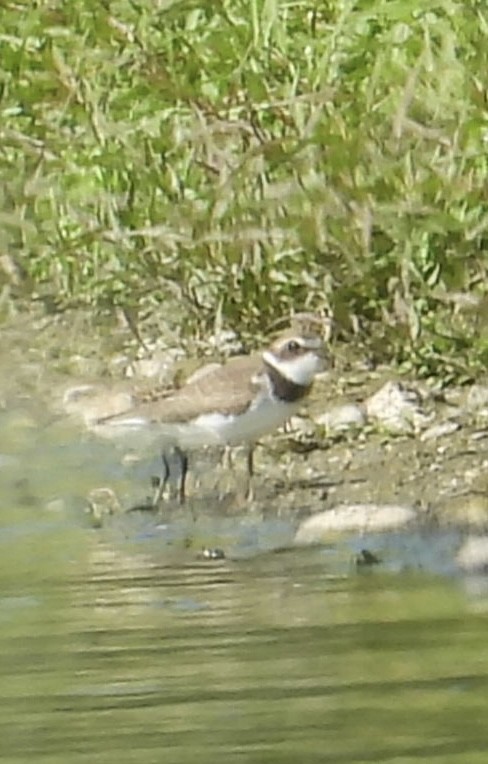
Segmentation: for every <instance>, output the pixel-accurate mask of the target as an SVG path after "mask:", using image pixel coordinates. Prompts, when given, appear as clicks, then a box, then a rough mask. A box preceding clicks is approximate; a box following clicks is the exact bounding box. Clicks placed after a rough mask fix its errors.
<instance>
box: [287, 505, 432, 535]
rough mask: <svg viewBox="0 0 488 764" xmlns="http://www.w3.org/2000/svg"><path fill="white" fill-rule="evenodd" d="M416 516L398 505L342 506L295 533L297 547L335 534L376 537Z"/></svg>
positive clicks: (309, 521) (315, 517)
mask: <svg viewBox="0 0 488 764" xmlns="http://www.w3.org/2000/svg"><path fill="white" fill-rule="evenodd" d="M416 515H417V513H416V512H415V510H414V509H413V507H404V506H400V505H397V504H340V505H339V506H337V507H334V508H333V509H329V510H326V511H325V512H318V513H317V514H315V515H312V516H311V517H308V518H307V519H306V520H304V521H303V523H302V524H301V525H300V527H299V528H298V530H297V532H296V535H295V543H296V544H315V543H319V542H321V541H325V540H326V539H327V535H328V534H334V533H348V532H349V533H350V532H353V531H355V532H360V533H373V532H377V531H385V530H392V529H393V528H401V527H402V526H404V525H407V523H409V522H411V521H412V520H414V519H415V517H416Z"/></svg>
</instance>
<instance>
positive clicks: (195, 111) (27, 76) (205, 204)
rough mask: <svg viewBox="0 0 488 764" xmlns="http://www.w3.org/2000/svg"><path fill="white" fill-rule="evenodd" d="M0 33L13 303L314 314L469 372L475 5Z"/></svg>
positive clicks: (479, 31) (101, 13)
mask: <svg viewBox="0 0 488 764" xmlns="http://www.w3.org/2000/svg"><path fill="white" fill-rule="evenodd" d="M0 24H1V27H0V44H1V47H2V73H1V75H0V77H1V91H0V93H1V102H0V106H1V109H2V120H1V124H0V134H1V150H0V178H1V189H2V197H3V199H2V201H3V204H2V209H3V212H2V213H1V221H2V226H1V230H0V235H1V243H2V249H3V250H4V251H7V252H8V253H9V255H10V256H11V257H12V258H14V260H15V261H16V262H17V263H18V264H19V266H20V267H21V268H22V270H23V272H24V273H25V274H26V277H27V278H26V281H25V285H26V289H28V290H30V292H31V293H32V295H33V296H46V295H49V296H52V295H53V294H54V295H55V296H56V299H57V300H58V301H60V302H61V303H66V302H72V301H77V302H80V303H83V304H89V305H91V306H93V307H95V308H97V309H111V307H113V306H114V305H123V306H126V307H129V308H133V309H136V310H138V311H139V313H140V316H141V317H142V316H143V315H144V312H145V311H154V310H155V309H156V308H157V306H158V305H161V304H162V305H171V306H172V308H171V310H172V314H174V315H178V318H179V319H181V320H184V321H185V322H186V326H187V328H188V329H191V330H192V331H195V330H198V329H200V328H201V329H205V328H208V326H210V325H212V323H213V322H214V320H215V316H216V315H218V316H222V318H223V320H224V322H225V323H226V324H227V325H229V326H233V327H234V328H237V329H243V328H244V329H245V330H247V331H256V330H260V329H263V328H265V327H266V326H267V325H269V324H270V322H271V321H273V320H274V319H275V318H276V317H277V316H280V315H284V314H287V313H289V312H290V310H292V309H295V310H302V309H309V310H310V309H327V310H330V311H332V312H333V313H334V314H335V315H336V317H337V320H338V324H339V326H340V327H341V328H342V330H343V331H344V332H346V333H348V332H349V331H350V330H351V328H352V327H357V326H363V327H368V328H369V330H370V333H371V335H372V337H373V341H372V345H373V348H374V349H375V352H377V353H378V354H379V355H381V356H382V357H384V356H390V357H395V358H396V359H397V360H399V361H404V362H409V363H411V364H414V366H415V367H416V368H417V370H420V371H422V372H424V373H430V371H431V370H432V369H433V368H435V366H436V365H437V364H438V363H439V362H440V361H442V362H444V363H447V364H448V366H449V368H451V369H452V370H453V373H454V372H455V370H456V369H459V358H460V357H461V358H463V359H464V360H465V361H469V363H471V364H476V362H478V363H479V364H482V363H484V362H485V359H486V355H487V351H486V347H487V344H488V343H487V334H486V329H485V327H486V321H485V313H486V310H485V303H486V298H485V292H486V287H485V283H486V279H485V273H486V267H487V258H486V254H485V248H486V242H487V228H488V205H487V197H486V178H487V162H488V160H487V152H486V145H487V140H488V112H487V100H486V82H485V80H484V72H486V71H487V70H488V44H487V43H488V39H487V38H488V35H487V31H488V11H487V9H486V8H485V4H484V3H483V2H481V0H466V2H462V3H461V2H460V0H459V1H457V0H437V2H436V0H429V2H426V0H420V2H419V0H415V2H414V1H413V0H388V1H386V0H356V1H355V2H354V1H353V0H337V1H336V0H334V2H331V1H328V0H324V1H323V2H321V3H314V2H306V1H305V0H298V2H295V3H289V2H285V1H284V0H251V2H247V1H246V2H244V0H212V2H208V3H206V4H201V3H196V2H194V0H174V1H173V2H171V0H169V1H167V0H156V1H155V0H116V1H115V2H111V3H100V2H93V0H80V1H79V2H77V3H63V2H60V0H37V1H36V2H29V3H27V2H25V3H21V2H11V3H9V4H7V5H6V7H5V9H4V11H3V13H2V20H1V22H0ZM468 304H469V306H470V307H469V310H466V309H465V308H466V305H468ZM174 306H176V313H174Z"/></svg>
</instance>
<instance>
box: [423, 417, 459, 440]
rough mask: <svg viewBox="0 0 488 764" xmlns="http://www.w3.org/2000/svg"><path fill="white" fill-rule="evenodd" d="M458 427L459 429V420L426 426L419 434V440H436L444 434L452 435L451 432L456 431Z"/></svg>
mask: <svg viewBox="0 0 488 764" xmlns="http://www.w3.org/2000/svg"><path fill="white" fill-rule="evenodd" d="M459 429H461V425H460V424H459V422H452V421H450V422H440V424H434V425H432V427H428V428H427V430H425V431H424V432H423V433H422V435H421V436H420V440H422V441H425V440H438V439H439V438H444V437H445V436H446V435H452V433H453V432H457V430H459Z"/></svg>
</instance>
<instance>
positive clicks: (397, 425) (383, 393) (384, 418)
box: [365, 381, 431, 435]
mask: <svg viewBox="0 0 488 764" xmlns="http://www.w3.org/2000/svg"><path fill="white" fill-rule="evenodd" d="M365 407H366V414H367V416H368V418H369V419H373V420H375V421H376V422H378V423H380V424H381V426H382V427H383V428H384V429H386V430H387V431H388V432H390V433H392V434H396V435H402V434H406V435H407V434H414V433H417V432H419V431H420V430H421V429H422V428H423V427H425V425H426V424H427V423H428V422H430V421H431V417H429V416H427V415H426V414H425V413H424V412H423V411H422V409H421V407H420V396H419V395H418V394H417V393H416V392H415V391H414V390H407V389H406V388H405V387H404V386H403V385H401V384H400V383H399V382H392V381H390V382H387V383H386V384H385V385H383V387H381V388H380V389H379V390H378V391H377V392H376V393H374V395H372V396H371V397H370V398H368V399H367V400H366V401H365Z"/></svg>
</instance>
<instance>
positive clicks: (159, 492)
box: [153, 451, 170, 507]
mask: <svg viewBox="0 0 488 764" xmlns="http://www.w3.org/2000/svg"><path fill="white" fill-rule="evenodd" d="M161 459H162V462H163V472H162V475H161V477H160V478H159V480H158V483H157V486H156V491H155V493H154V497H153V507H157V506H159V502H160V501H161V499H162V498H163V493H164V489H165V488H166V484H167V482H168V480H169V476H170V469H169V464H168V459H167V456H166V454H165V452H164V451H163V452H162V454H161Z"/></svg>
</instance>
